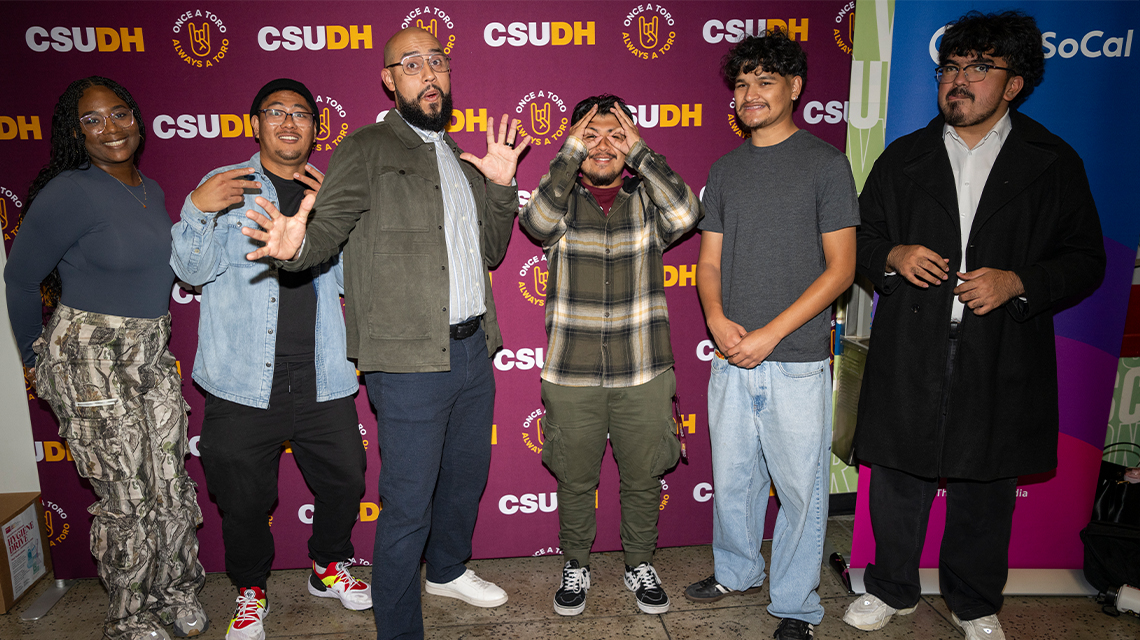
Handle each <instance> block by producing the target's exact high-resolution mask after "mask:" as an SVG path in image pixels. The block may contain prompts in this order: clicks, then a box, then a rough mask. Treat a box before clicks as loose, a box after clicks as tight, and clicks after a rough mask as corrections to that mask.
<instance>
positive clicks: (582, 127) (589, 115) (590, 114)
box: [567, 105, 598, 150]
mask: <svg viewBox="0 0 1140 640" xmlns="http://www.w3.org/2000/svg"><path fill="white" fill-rule="evenodd" d="M597 114H598V105H594V106H592V107H590V110H589V111H587V112H586V115H584V116H582V117H581V118H579V119H578V122H575V123H574V126H572V127H570V132H569V134H567V135H568V136H569V137H571V138H577V139H578V140H580V141H581V142H582V144H584V145H586V149H587V150H589V149H592V148H594V145H596V144H598V140H597V138H594V139H593V140H591V141H589V142H587V141H586V127H588V126H590V120H593V119H594V116H595V115H597Z"/></svg>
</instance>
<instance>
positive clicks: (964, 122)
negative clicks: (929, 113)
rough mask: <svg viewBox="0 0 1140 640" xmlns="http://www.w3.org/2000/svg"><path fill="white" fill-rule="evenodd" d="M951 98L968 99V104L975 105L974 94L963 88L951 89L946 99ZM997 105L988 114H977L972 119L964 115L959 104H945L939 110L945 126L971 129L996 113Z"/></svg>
mask: <svg viewBox="0 0 1140 640" xmlns="http://www.w3.org/2000/svg"><path fill="white" fill-rule="evenodd" d="M951 97H962V98H968V99H969V100H970V102H973V103H975V104H977V101H976V100H975V99H974V94H972V93H970V92H969V91H967V90H966V89H964V88H960V89H951V90H950V92H949V93H947V94H946V98H947V100H949V99H950V98H951ZM999 105H1000V102H999V103H994V107H993V109H990V110H989V112H985V113H979V114H977V115H975V116H974V117H973V118H970V117H969V115H968V114H967V113H966V109H965V105H963V104H962V103H960V102H959V103H955V104H954V105H951V104H950V103H949V102H947V103H946V106H945V107H943V108H941V111H942V118H943V119H944V120H946V124H948V125H950V126H952V127H972V126H974V125H976V124H978V123H980V122H985V121H986V120H987V119H988V118H989V117H990V116H992V115H993V114H994V113H995V112H997V110H998V106H999Z"/></svg>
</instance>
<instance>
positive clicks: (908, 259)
mask: <svg viewBox="0 0 1140 640" xmlns="http://www.w3.org/2000/svg"><path fill="white" fill-rule="evenodd" d="M949 264H950V260H949V259H947V258H943V257H942V256H940V255H938V254H937V253H935V252H934V251H931V250H930V249H928V248H926V247H924V246H922V245H920V244H900V245H898V246H896V247H895V248H894V249H891V252H890V253H889V254H888V255H887V270H888V271H895V272H897V273H898V274H899V275H901V276H902V277H904V278H906V280H907V282H909V283H911V284H913V285H914V286H916V287H920V288H922V289H928V288H930V285H935V286H938V285H941V284H942V283H943V282H944V281H946V280H947V279H949V277H950V276H949V275H948V274H949V272H950V266H949ZM956 275H957V276H958V278H959V279H961V280H963V282H962V284H960V285H958V286H957V287H954V295H956V296H958V299H959V300H961V301H962V303H963V304H965V305H966V307H967V308H968V309H970V310H971V311H973V312H974V314H975V315H979V316H984V315H985V314H987V313H989V312H991V311H993V310H994V309H997V308H998V307H1000V306H1002V305H1003V304H1005V303H1006V302H1009V300H1010V299H1011V298H1013V297H1015V296H1019V295H1021V294H1023V293H1025V286H1024V285H1023V284H1022V282H1021V278H1019V277H1017V274H1016V273H1014V272H1012V271H1004V270H1002V269H991V268H989V267H982V268H980V269H974V270H973V271H967V272H965V273H963V272H961V271H959V272H956Z"/></svg>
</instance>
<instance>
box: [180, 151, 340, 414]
mask: <svg viewBox="0 0 1140 640" xmlns="http://www.w3.org/2000/svg"><path fill="white" fill-rule="evenodd" d="M238 168H252V169H254V170H255V171H256V173H254V174H252V176H253V179H254V180H256V181H257V182H260V183H261V189H260V190H256V189H253V188H250V189H246V195H245V201H244V202H242V203H240V204H238V205H234V206H231V207H229V208H228V209H226V210H224V211H222V212H219V213H208V212H203V211H201V210H199V209H198V207H195V206H194V203H193V202H192V201H191V200H190V196H189V195H187V196H186V201H185V202H184V203H183V205H182V220H181V221H180V222H178V224H176V225H174V228H173V229H171V231H170V233H171V235H172V236H173V238H174V242H173V250H172V252H171V255H170V266H171V267H173V268H174V272H175V273H176V274H178V277H179V278H180V279H181V280H182V281H184V282H186V283H187V284H192V285H203V287H202V301H201V305H200V308H199V319H198V352H197V354H196V355H195V356H194V373H193V378H194V381H195V382H197V383H198V384H200V385H202V388H203V389H205V390H206V391H209V392H210V393H212V394H214V395H215V396H218V397H219V398H225V399H226V400H230V401H232V402H237V403H239V404H244V405H247V406H251V407H258V408H261V409H264V408H266V407H268V406H269V393H270V391H271V390H272V388H273V361H274V355H275V353H276V347H277V314H278V282H277V269H276V267H275V266H273V265H272V264H270V262H269V261H268V260H259V261H257V262H250V261H249V260H246V259H245V254H246V253H248V252H250V251H252V250H254V249H255V248H256V245H255V244H254V242H253V240H251V239H250V238H248V237H246V236H245V235H243V234H242V232H241V228H242V227H243V226H245V227H254V226H256V225H255V224H254V222H253V221H252V220H250V219H249V218H246V217H245V212H246V210H247V209H253V210H254V211H257V212H259V213H262V214H264V213H265V210H264V209H262V208H261V207H259V206H258V205H257V203H256V202H254V198H256V197H257V196H259V195H260V196H263V197H264V198H266V199H267V200H269V201H271V202H273V204H274V205H275V206H279V200H278V198H277V191H276V189H274V188H273V183H272V182H270V180H269V177H268V176H266V175H265V172H264V169H262V166H261V154H260V153H255V154H253V157H252V158H250V159H249V162H244V163H241V164H234V165H230V166H228V167H221V168H219V169H215V170H213V171H211V172H210V173H209V174H207V175H206V177H205V178H202V182H205V181H206V180H207V179H208V178H209V177H210V176H213V175H215V174H218V173H221V172H223V171H229V170H231V169H238ZM198 184H199V185H201V184H202V183H201V182H199V183H198ZM251 187H252V184H251ZM312 272H313V287H314V288H315V289H316V292H317V320H316V343H315V344H316V354H315V358H316V369H317V402H325V401H328V400H333V399H336V398H343V397H345V396H349V395H352V394H353V393H356V391H357V390H358V389H359V387H360V383H359V381H358V380H357V378H356V367H355V365H353V363H352V362H350V361H349V360H348V359H347V357H346V356H345V331H344V315H343V312H342V311H341V303H340V295H341V293H343V292H344V267H343V265H342V262H341V257H340V256H339V255H338V256H337V257H335V258H333V259H331V260H329V261H328V262H326V263H324V264H322V265H320V266H317V267H313V268H312Z"/></svg>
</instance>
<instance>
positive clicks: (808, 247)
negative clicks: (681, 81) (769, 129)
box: [700, 130, 859, 362]
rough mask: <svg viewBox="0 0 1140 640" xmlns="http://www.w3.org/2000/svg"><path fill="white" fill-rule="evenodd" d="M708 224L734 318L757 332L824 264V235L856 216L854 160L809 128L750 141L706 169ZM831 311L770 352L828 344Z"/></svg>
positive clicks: (795, 355)
mask: <svg viewBox="0 0 1140 640" xmlns="http://www.w3.org/2000/svg"><path fill="white" fill-rule="evenodd" d="M701 204H702V205H703V206H704V208H705V217H704V220H702V221H701V224H700V229H701V230H702V231H711V232H715V233H721V234H724V237H723V239H722V240H723V244H722V248H721V260H720V263H721V296H722V304H723V305H724V313H725V315H726V316H727V317H728V319H729V320H732V321H733V322H736V323H738V324H740V325H742V326H743V327H744V329H745V330H746V331H753V330H755V329H758V328H760V327H763V326H764V325H766V324H768V323H769V322H771V321H772V319H774V318H775V317H776V316H778V315H780V313H782V312H783V311H784V310H785V309H787V308H788V307H789V306H791V305H792V303H794V302H795V301H796V300H797V299H798V298H799V297H800V295H802V294H803V292H804V291H806V290H807V288H808V286H810V285H811V283H812V282H814V281H815V280H816V278H818V277H819V276H820V275H821V274H822V273H823V271H824V269H825V268H826V266H827V263H826V261H825V259H824V255H823V239H822V237H821V234H824V233H830V232H832V231H838V230H839V229H843V228H845V227H855V226H858V225H859V203H858V200H857V198H856V194H855V182H854V179H853V178H852V177H851V165H850V163H849V162H848V161H847V157H846V156H845V155H843V154H842V153H841V152H840V151H839V150H838V149H836V148H835V147H833V146H831V145H830V144H828V143H826V142H824V141H823V140H820V139H819V138H817V137H815V136H813V135H812V134H810V133H808V132H807V131H804V130H799V131H797V132H795V133H794V134H792V135H791V136H790V137H788V139H787V140H784V141H783V142H781V143H779V144H776V145H772V146H770V147H756V146H753V145H752V143H751V142H750V141H745V142H744V144H742V145H740V146H739V147H737V148H736V149H734V150H732V151H730V152H728V153H727V154H725V155H724V156H723V157H721V158H720V159H719V160H717V161H716V163H714V164H713V166H712V169H710V170H709V179H708V184H707V185H706V187H705V192H704V196H703V197H702V200H701ZM830 334H831V310H830V309H824V310H823V311H822V312H821V313H820V314H819V315H817V316H816V317H814V318H812V319H811V320H809V321H808V322H806V323H805V324H804V325H803V326H801V327H800V328H799V329H797V330H796V331H794V332H792V334H791V335H789V336H788V337H786V338H784V340H783V341H782V342H780V344H779V345H777V346H776V348H775V350H773V351H772V355H770V356H769V357H768V359H769V360H773V361H777V362H815V361H819V360H823V359H826V358H827V357H828V356H829V354H830V353H831V350H830V342H829V336H830Z"/></svg>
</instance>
